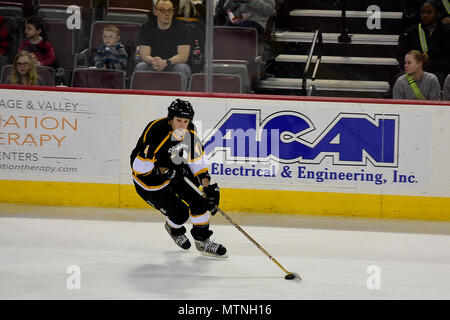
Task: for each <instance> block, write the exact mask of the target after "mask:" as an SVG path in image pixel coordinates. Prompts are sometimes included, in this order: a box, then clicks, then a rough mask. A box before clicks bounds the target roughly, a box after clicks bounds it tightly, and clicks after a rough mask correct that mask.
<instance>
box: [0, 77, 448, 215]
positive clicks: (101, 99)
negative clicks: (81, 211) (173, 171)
mask: <svg viewBox="0 0 450 320" xmlns="http://www.w3.org/2000/svg"><path fill="white" fill-rule="evenodd" d="M0 92H1V95H0V179H1V180H0V190H1V192H0V202H9V203H26V204H37V205H63V206H101V207H123V208H146V207H148V205H147V204H146V203H145V202H144V201H143V200H142V199H140V198H139V197H138V196H137V194H136V192H135V191H134V186H133V182H132V179H131V174H130V165H129V162H130V161H129V155H130V152H131V150H132V149H133V148H134V146H135V144H136V141H137V139H138V138H139V136H140V135H141V133H142V130H143V129H144V128H145V126H146V124H147V123H148V122H149V121H150V120H153V119H157V118H161V117H164V116H165V115H166V114H167V106H168V105H169V104H170V102H171V101H172V100H174V99H175V98H178V97H180V98H182V99H187V100H189V101H190V102H191V103H192V105H193V106H194V109H195V113H196V114H195V124H196V126H197V128H198V132H199V135H200V136H201V137H202V140H203V142H204V144H205V152H206V154H207V156H208V161H209V167H210V173H211V175H212V178H213V180H214V181H216V182H218V184H219V185H220V186H221V190H222V194H221V208H222V209H223V210H224V211H243V212H261V213H265V212H267V213H289V214H308V215H336V216H357V217H378V218H404V219H425V220H447V221H450V170H449V167H448V161H449V160H450V148H449V145H450V144H449V141H450V103H449V102H429V101H427V102H420V103H419V102H412V101H393V100H370V99H339V98H318V97H316V98H307V97H288V96H258V95H231V94H230V95H224V94H196V93H185V92H183V93H175V92H149V91H135V90H123V91H122V90H100V89H76V88H60V87H57V88H45V87H34V88H32V87H29V88H26V89H24V87H19V86H5V85H0Z"/></svg>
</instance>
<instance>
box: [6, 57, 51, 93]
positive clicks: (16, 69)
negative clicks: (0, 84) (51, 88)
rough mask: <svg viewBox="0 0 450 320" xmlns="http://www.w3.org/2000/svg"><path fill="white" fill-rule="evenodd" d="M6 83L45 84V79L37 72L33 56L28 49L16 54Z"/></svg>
mask: <svg viewBox="0 0 450 320" xmlns="http://www.w3.org/2000/svg"><path fill="white" fill-rule="evenodd" d="M6 83H8V84H23V85H40V86H45V81H44V80H43V79H42V78H41V77H40V76H39V75H38V74H37V72H36V67H35V63H34V59H33V56H32V55H31V54H30V53H29V52H27V51H20V52H19V53H18V54H17V55H16V56H15V58H14V60H13V67H12V69H11V75H10V76H9V77H8V79H7V80H6Z"/></svg>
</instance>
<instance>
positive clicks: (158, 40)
mask: <svg viewBox="0 0 450 320" xmlns="http://www.w3.org/2000/svg"><path fill="white" fill-rule="evenodd" d="M154 14H155V16H156V19H155V20H154V21H150V22H148V23H146V24H144V25H143V26H142V29H141V32H140V35H139V39H138V46H139V54H140V59H141V62H139V63H137V65H136V67H135V70H136V71H173V72H179V73H181V75H182V82H183V90H184V91H186V89H187V84H188V81H189V79H190V77H191V68H190V66H189V65H188V64H187V61H188V59H189V54H190V50H191V46H190V44H189V42H190V37H189V36H188V33H187V30H186V28H184V26H183V24H182V22H180V21H178V20H177V19H173V15H174V7H173V4H172V1H170V0H157V1H156V5H155V7H154Z"/></svg>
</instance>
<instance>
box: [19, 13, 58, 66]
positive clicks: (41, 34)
mask: <svg viewBox="0 0 450 320" xmlns="http://www.w3.org/2000/svg"><path fill="white" fill-rule="evenodd" d="M25 36H26V38H25V39H24V40H22V41H21V42H20V46H19V49H18V51H23V50H25V51H28V52H29V53H30V54H31V55H32V56H33V58H34V60H35V64H36V65H37V66H51V65H53V63H54V62H55V50H54V49H53V46H52V44H51V43H50V42H49V41H48V39H47V36H46V34H45V31H44V22H43V20H42V19H41V18H40V17H38V16H31V17H29V18H27V19H26V20H25Z"/></svg>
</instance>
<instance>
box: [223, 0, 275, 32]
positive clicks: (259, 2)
mask: <svg viewBox="0 0 450 320" xmlns="http://www.w3.org/2000/svg"><path fill="white" fill-rule="evenodd" d="M223 9H225V10H226V11H227V14H228V18H227V23H226V24H225V25H228V26H238V27H253V28H255V29H256V30H257V31H258V34H260V35H261V34H263V33H264V31H265V28H266V24H267V20H269V18H270V17H272V16H274V15H275V13H276V10H275V0H226V1H225V3H224V6H223Z"/></svg>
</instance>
